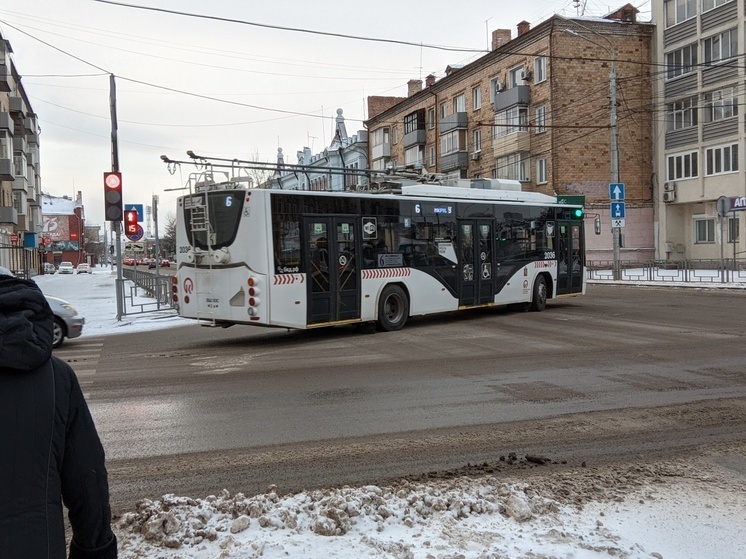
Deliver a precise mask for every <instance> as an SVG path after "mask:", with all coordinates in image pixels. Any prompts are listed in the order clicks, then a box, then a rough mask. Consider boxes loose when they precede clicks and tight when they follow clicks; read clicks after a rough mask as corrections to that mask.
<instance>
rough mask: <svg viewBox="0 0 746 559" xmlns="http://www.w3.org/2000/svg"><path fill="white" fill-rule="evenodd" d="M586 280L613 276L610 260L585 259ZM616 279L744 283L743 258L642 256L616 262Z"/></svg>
mask: <svg viewBox="0 0 746 559" xmlns="http://www.w3.org/2000/svg"><path fill="white" fill-rule="evenodd" d="M586 267H587V270H588V279H589V280H601V281H603V280H613V279H614V273H613V268H614V261H613V260H589V261H587V262H586ZM619 271H620V277H619V279H618V280H617V281H630V282H635V281H637V282H661V283H700V284H708V283H709V284H714V283H717V284H744V285H746V258H728V259H723V260H720V259H710V260H707V259H705V260H677V261H670V260H641V261H633V260H630V261H622V262H620V263H619Z"/></svg>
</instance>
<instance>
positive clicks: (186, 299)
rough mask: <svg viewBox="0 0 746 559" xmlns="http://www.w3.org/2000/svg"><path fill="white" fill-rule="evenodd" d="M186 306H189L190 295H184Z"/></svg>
mask: <svg viewBox="0 0 746 559" xmlns="http://www.w3.org/2000/svg"><path fill="white" fill-rule="evenodd" d="M184 304H185V305H188V304H189V295H184Z"/></svg>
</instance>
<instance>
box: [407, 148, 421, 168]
mask: <svg viewBox="0 0 746 559" xmlns="http://www.w3.org/2000/svg"><path fill="white" fill-rule="evenodd" d="M424 156H425V150H424V149H423V146H421V145H417V146H412V147H411V148H408V149H407V150H405V151H404V165H420V166H421V165H422V160H423V158H424Z"/></svg>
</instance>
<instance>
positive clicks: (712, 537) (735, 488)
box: [34, 267, 746, 559]
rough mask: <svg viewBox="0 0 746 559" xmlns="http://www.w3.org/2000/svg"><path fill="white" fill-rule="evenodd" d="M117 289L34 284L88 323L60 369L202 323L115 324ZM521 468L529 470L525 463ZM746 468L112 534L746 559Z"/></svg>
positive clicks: (716, 466)
mask: <svg viewBox="0 0 746 559" xmlns="http://www.w3.org/2000/svg"><path fill="white" fill-rule="evenodd" d="M115 277H116V274H115V273H112V271H111V270H110V268H109V267H95V268H94V272H93V274H90V275H89V274H81V275H63V276H60V275H58V274H54V275H44V276H36V277H35V278H34V280H35V281H36V282H37V284H38V285H39V287H40V288H41V289H42V291H43V292H44V293H45V294H47V295H54V296H57V297H61V298H62V299H65V300H67V301H68V302H70V303H71V304H72V305H73V306H74V307H75V308H76V309H77V310H78V313H79V314H82V315H83V316H84V317H85V318H86V323H85V326H84V330H83V335H82V336H81V337H80V338H76V339H74V340H67V341H66V342H65V344H66V345H65V348H66V349H65V353H64V354H63V353H60V356H61V357H62V356H64V357H65V358H68V359H71V360H73V361H74V358H75V346H76V344H80V346H81V348H85V347H86V346H85V343H86V338H87V337H88V338H90V337H93V336H112V335H116V334H118V333H125V332H135V331H144V330H156V329H164V328H173V327H175V326H180V325H184V324H188V323H191V321H189V322H187V321H186V320H185V319H181V318H178V317H176V316H175V315H174V312H173V311H170V310H167V311H159V312H153V313H148V314H140V315H132V316H125V317H123V320H122V321H117V320H116V301H115V298H114V279H115ZM130 285H131V284H130V283H129V282H127V289H129V286H130ZM689 285H696V284H689ZM744 285H746V284H744ZM136 302H138V303H141V302H142V303H147V302H153V301H152V300H150V299H148V298H147V297H143V296H139V297H137V298H136ZM81 351H86V349H81ZM73 365H74V363H73ZM92 411H93V413H94V421H95V419H96V418H95V407H92ZM226 428H236V426H226ZM507 460H511V457H510V456H508V457H507ZM515 461H516V462H517V463H518V464H519V465H521V464H523V465H526V464H527V460H526V457H525V456H516V457H515ZM745 462H746V445H744V444H739V443H734V444H732V445H725V446H722V447H717V448H714V449H707V450H703V449H699V450H698V451H697V452H696V453H692V454H690V455H689V456H687V457H686V458H683V459H680V460H674V461H667V462H649V463H648V462H642V461H636V460H633V461H631V462H630V463H629V464H627V465H624V464H622V465H612V466H593V465H592V464H589V465H588V466H587V467H583V468H574V469H570V470H564V471H559V472H556V471H555V472H554V473H542V472H541V468H542V467H543V466H538V467H537V468H534V469H533V470H532V472H531V475H530V476H523V477H518V478H514V477H510V475H509V474H500V476H499V477H498V476H485V477H475V478H471V477H468V476H456V477H454V478H452V479H442V480H433V481H429V482H425V481H423V482H415V481H402V482H400V483H399V484H398V485H396V486H375V485H369V486H361V487H344V488H329V489H320V490H316V491H302V492H299V493H295V494H290V495H282V494H277V493H276V492H275V491H274V490H273V488H272V487H269V488H267V490H266V491H265V493H263V494H259V495H243V494H235V495H231V494H229V493H227V492H226V491H224V490H223V489H222V488H220V487H215V491H214V494H213V495H211V496H207V497H203V498H198V497H196V496H193V495H175V494H166V495H163V496H161V497H160V498H158V499H155V500H142V501H140V502H139V503H138V504H137V506H136V509H135V510H132V511H127V512H126V513H124V514H123V515H122V516H121V517H118V518H116V519H115V522H114V531H115V533H116V535H117V539H118V541H119V558H120V559H258V558H262V559H280V558H283V559H287V558H288V557H289V558H301V557H302V558H303V559H334V558H338V559H349V558H350V557H357V558H359V559H363V558H370V559H497V558H510V559H516V558H529V557H530V558H532V559H602V558H612V557H613V558H616V559H651V558H655V559H702V558H703V557H717V558H718V559H743V557H746V523H744V520H743V519H744V516H743V514H744V513H743V511H744V510H746V475H744V472H743V468H742V465H743V464H744V463H745ZM730 463H733V464H735V465H736V466H734V467H733V468H729V467H728V464H730ZM739 467H740V471H739Z"/></svg>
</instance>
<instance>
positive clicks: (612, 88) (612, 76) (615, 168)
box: [563, 18, 621, 280]
mask: <svg viewBox="0 0 746 559" xmlns="http://www.w3.org/2000/svg"><path fill="white" fill-rule="evenodd" d="M563 19H564V18H563ZM573 24H574V25H577V26H578V27H582V28H583V29H585V30H587V31H588V32H589V33H593V34H594V35H598V36H599V37H601V38H602V39H603V40H604V41H606V42H607V43H609V47H608V48H607V47H605V46H603V45H602V44H599V43H597V42H596V41H594V40H593V39H589V38H588V37H585V36H583V35H581V34H580V33H578V32H577V31H573V30H572V29H565V33H567V34H568V35H572V36H573V37H579V38H581V39H584V40H586V41H588V42H589V43H593V44H594V45H596V46H597V47H599V48H602V49H603V50H605V51H606V52H608V53H609V59H610V60H611V65H610V69H609V96H610V101H611V107H610V112H611V183H612V184H617V183H618V182H619V136H618V132H617V114H616V87H617V86H616V50H614V45H613V44H612V43H611V41H610V40H609V39H608V37H605V36H604V35H602V34H601V33H598V32H596V31H593V30H592V29H589V28H588V27H586V26H584V25H581V24H580V23H578V22H577V21H573ZM609 216H610V217H612V216H611V206H609ZM613 223H614V221H613V217H612V228H611V235H612V246H613V255H614V264H613V269H612V276H613V278H614V279H615V280H618V279H621V270H620V265H619V248H620V246H621V242H620V238H621V228H620V227H613Z"/></svg>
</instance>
